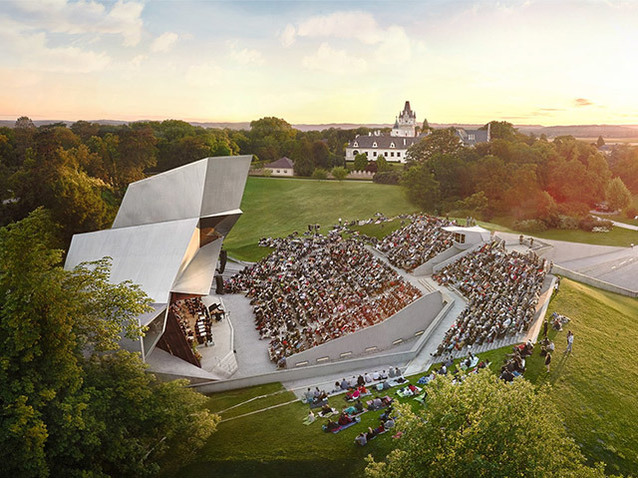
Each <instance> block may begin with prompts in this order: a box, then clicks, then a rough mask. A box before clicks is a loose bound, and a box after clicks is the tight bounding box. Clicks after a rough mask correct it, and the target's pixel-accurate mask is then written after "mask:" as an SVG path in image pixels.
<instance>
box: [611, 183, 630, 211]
mask: <svg viewBox="0 0 638 478" xmlns="http://www.w3.org/2000/svg"><path fill="white" fill-rule="evenodd" d="M605 198H606V199H607V203H608V204H609V207H610V208H611V209H612V210H614V211H617V210H621V209H625V208H626V207H627V206H629V205H630V204H631V193H630V192H629V189H627V186H625V183H623V182H622V179H620V178H614V179H612V180H611V181H609V183H608V184H607V188H606V189H605Z"/></svg>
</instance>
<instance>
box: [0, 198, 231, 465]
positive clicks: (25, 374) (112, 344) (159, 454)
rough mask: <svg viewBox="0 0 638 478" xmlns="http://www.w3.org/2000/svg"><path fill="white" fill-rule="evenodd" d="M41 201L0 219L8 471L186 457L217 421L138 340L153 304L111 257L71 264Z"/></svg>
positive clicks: (0, 362) (0, 421)
mask: <svg viewBox="0 0 638 478" xmlns="http://www.w3.org/2000/svg"><path fill="white" fill-rule="evenodd" d="M53 230H54V225H53V223H52V221H51V219H50V216H49V214H48V213H47V212H46V211H44V210H43V209H41V208H39V209H37V210H35V211H33V212H32V213H31V214H29V216H27V217H26V218H25V219H23V220H22V221H19V222H17V223H14V224H11V225H10V226H7V227H5V228H0V410H1V412H2V413H0V460H1V463H2V464H1V465H0V470H1V471H0V476H16V477H18V476H19V477H46V476H53V477H57V476H68V477H75V476H77V477H80V476H84V477H88V476H92V477H107V476H156V475H157V473H158V472H159V470H160V468H164V469H167V470H170V469H175V468H179V467H180V466H183V465H184V464H186V463H188V461H189V459H191V458H192V457H193V455H194V454H195V453H196V451H197V450H198V449H199V447H200V446H201V445H202V444H203V443H204V441H205V440H206V439H207V438H208V437H209V436H210V434H211V433H212V432H213V431H214V430H215V427H216V424H217V423H218V420H219V418H218V417H217V416H215V415H212V414H211V413H210V412H209V411H208V410H207V409H206V408H205V407H204V403H205V401H206V397H204V396H203V395H201V394H199V393H196V392H195V391H193V390H191V389H189V388H186V387H185V382H186V381H174V382H170V383H164V382H160V381H159V380H158V379H157V378H156V377H155V376H154V375H152V374H148V373H146V371H145V365H144V364H143V363H142V361H141V359H140V357H139V355H138V354H133V353H129V352H126V351H124V350H120V348H119V345H118V342H119V340H120V337H122V336H127V337H129V338H131V339H135V338H136V337H137V336H138V335H139V333H140V327H139V326H138V325H137V324H138V322H137V320H132V319H134V318H135V317H136V316H138V315H139V314H141V313H143V312H146V311H147V310H148V304H149V302H150V299H148V298H147V297H146V296H145V294H144V293H143V292H142V291H141V290H140V289H139V288H138V287H137V286H134V285H131V284H130V283H122V284H111V283H109V264H108V262H107V261H105V260H102V261H99V262H97V263H94V264H91V265H90V266H89V267H79V268H77V269H75V270H73V271H65V270H64V269H63V268H62V266H61V259H62V251H60V250H56V249H54V248H53V234H52V233H53Z"/></svg>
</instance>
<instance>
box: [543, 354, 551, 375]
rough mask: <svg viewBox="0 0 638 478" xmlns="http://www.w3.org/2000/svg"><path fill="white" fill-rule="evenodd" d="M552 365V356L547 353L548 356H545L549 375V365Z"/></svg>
mask: <svg viewBox="0 0 638 478" xmlns="http://www.w3.org/2000/svg"><path fill="white" fill-rule="evenodd" d="M551 363H552V354H551V353H550V352H547V355H545V365H547V373H549V364H551Z"/></svg>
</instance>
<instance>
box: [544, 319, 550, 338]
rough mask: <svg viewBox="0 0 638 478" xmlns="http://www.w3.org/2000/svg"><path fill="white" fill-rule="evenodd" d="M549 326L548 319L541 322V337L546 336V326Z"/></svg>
mask: <svg viewBox="0 0 638 478" xmlns="http://www.w3.org/2000/svg"><path fill="white" fill-rule="evenodd" d="M548 327H549V319H547V320H546V321H545V322H543V337H545V338H547V328H548Z"/></svg>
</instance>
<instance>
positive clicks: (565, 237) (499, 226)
mask: <svg viewBox="0 0 638 478" xmlns="http://www.w3.org/2000/svg"><path fill="white" fill-rule="evenodd" d="M461 223H463V224H464V222H461ZM477 223H478V224H479V225H480V226H483V227H484V228H486V229H489V230H490V231H492V230H495V231H503V232H511V233H515V234H524V235H526V236H529V235H531V236H534V237H538V238H541V239H553V240H556V241H567V242H580V243H583V244H598V245H601V246H619V247H629V245H630V244H638V231H632V230H629V229H623V228H621V227H614V228H612V230H611V231H610V232H587V231H581V230H580V229H577V230H568V229H550V230H547V231H543V232H534V233H527V232H525V233H523V232H521V231H517V230H516V229H514V228H513V225H512V224H513V219H512V218H509V217H495V218H494V219H493V220H492V222H484V221H477Z"/></svg>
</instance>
